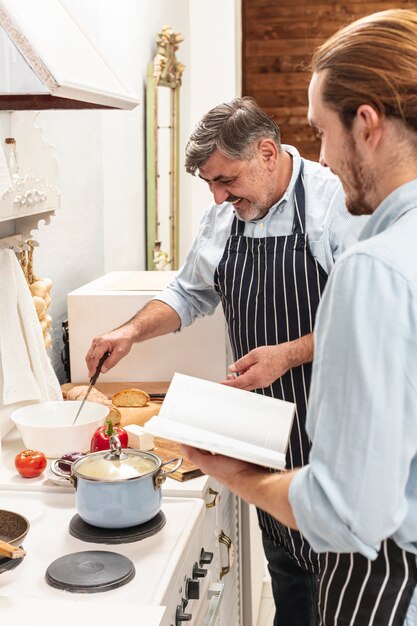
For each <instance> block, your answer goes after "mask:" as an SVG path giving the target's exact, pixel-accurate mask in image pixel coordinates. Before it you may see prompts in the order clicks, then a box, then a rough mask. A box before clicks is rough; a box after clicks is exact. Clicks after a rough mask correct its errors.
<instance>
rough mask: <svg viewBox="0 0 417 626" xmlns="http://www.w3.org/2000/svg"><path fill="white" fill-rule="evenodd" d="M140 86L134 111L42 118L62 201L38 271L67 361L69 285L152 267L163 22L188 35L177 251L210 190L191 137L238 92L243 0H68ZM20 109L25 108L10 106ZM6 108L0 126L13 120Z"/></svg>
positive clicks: (44, 231)
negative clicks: (155, 69) (191, 171)
mask: <svg viewBox="0 0 417 626" xmlns="http://www.w3.org/2000/svg"><path fill="white" fill-rule="evenodd" d="M62 1H63V2H64V4H66V6H67V7H68V8H69V9H70V10H71V11H73V12H74V13H75V14H76V15H77V16H78V18H79V20H80V21H82V24H83V28H84V30H85V32H86V33H87V34H88V35H89V36H90V38H91V39H93V40H94V41H95V42H97V47H98V48H99V49H100V50H101V51H102V52H103V54H104V56H105V57H107V58H108V59H109V61H111V65H112V66H113V67H114V68H115V70H116V71H117V73H118V74H119V76H120V78H121V79H122V81H125V82H126V83H128V84H129V85H131V86H132V88H133V89H134V90H135V91H136V92H137V93H138V95H139V97H140V100H141V104H140V105H139V107H137V108H136V109H135V110H134V111H91V110H85V111H42V112H40V113H39V114H38V116H37V124H39V125H41V127H42V128H43V130H44V136H45V138H46V139H47V140H48V141H49V142H50V143H52V144H53V145H54V146H55V148H56V157H57V161H58V168H59V174H58V181H57V186H58V189H59V190H60V192H61V208H60V210H59V211H58V212H57V215H56V217H55V218H53V220H52V222H51V224H50V225H48V226H46V227H41V229H40V230H39V232H37V233H35V235H36V239H37V240H38V241H39V242H40V244H41V245H40V247H39V248H38V249H37V250H36V257H35V270H36V273H37V274H38V275H39V276H48V277H49V278H51V279H52V281H53V294H52V306H51V315H52V318H53V322H54V325H53V332H52V338H53V352H52V355H51V356H52V362H53V365H54V367H55V369H56V371H57V372H58V374H59V375H60V377H61V379H62V377H63V368H62V365H61V362H60V350H61V347H62V330H61V325H62V321H63V320H64V319H65V318H66V294H67V293H68V292H69V291H72V290H73V289H75V288H77V287H79V286H81V285H82V284H84V283H86V282H89V281H90V280H93V279H94V278H97V277H98V276H100V275H102V274H104V273H105V272H109V271H113V270H138V269H144V268H145V192H146V189H145V182H146V170H145V118H144V114H145V91H144V89H145V81H146V65H147V63H148V62H149V61H150V60H151V59H152V58H153V56H154V53H155V38H156V33H157V32H158V31H159V30H160V29H161V27H162V26H164V25H167V24H168V25H170V26H171V27H172V28H173V29H174V31H176V32H181V33H182V34H183V35H184V42H183V43H182V44H181V46H180V49H179V52H178V54H177V56H178V58H179V59H180V60H181V61H182V62H183V63H184V64H185V66H186V69H185V72H184V76H183V85H182V89H181V119H180V149H181V164H180V168H181V176H180V205H181V212H180V222H181V223H180V259H181V260H182V259H183V258H184V256H185V253H186V251H187V250H188V248H189V247H190V245H191V242H192V239H193V237H194V235H195V233H196V230H197V227H198V222H199V218H200V215H201V212H202V210H203V208H204V207H205V206H206V205H207V204H208V202H209V200H210V196H209V194H208V190H207V189H206V188H205V186H204V184H203V183H201V181H197V180H195V179H192V177H190V176H189V175H185V173H184V172H183V153H184V148H185V144H186V141H187V139H188V136H189V134H190V132H191V130H192V128H193V126H194V125H195V124H196V123H197V122H198V120H199V118H200V117H201V116H202V115H203V114H204V113H205V112H206V111H207V110H208V109H209V108H211V107H212V106H214V105H216V104H218V103H219V102H220V101H224V100H229V99H231V98H233V97H234V96H235V95H237V94H238V92H239V86H238V85H240V81H239V68H240V56H239V53H237V52H236V48H239V36H240V14H239V6H240V1H239V0H211V1H210V2H208V3H207V2H204V3H203V1H202V0H175V1H173V0H140V1H139V2H138V1H137V0H117V1H116V0H88V2H86V1H85V0H62ZM12 115H13V116H18V115H25V114H21V113H13V114H12ZM5 116H7V113H2V114H0V129H3V128H7V119H5Z"/></svg>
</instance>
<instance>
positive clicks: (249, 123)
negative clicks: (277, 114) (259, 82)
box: [185, 97, 281, 175]
mask: <svg viewBox="0 0 417 626" xmlns="http://www.w3.org/2000/svg"><path fill="white" fill-rule="evenodd" d="M264 138H269V139H272V140H273V141H274V142H275V144H276V145H277V147H278V150H279V151H280V150H281V134H280V130H279V127H278V126H277V124H276V123H275V122H274V120H273V119H272V118H270V117H269V116H268V115H267V114H266V113H265V112H264V111H262V109H261V108H260V107H259V106H258V104H257V103H256V102H255V100H254V99H253V98H249V97H245V98H235V99H234V100H232V101H231V102H224V103H222V104H219V105H218V106H216V107H214V109H211V110H210V111H209V112H208V113H206V114H205V115H204V117H203V118H202V120H201V121H200V122H199V124H198V125H197V127H196V128H195V130H194V131H193V133H192V135H191V137H190V139H189V141H188V143H187V147H186V149H185V169H186V171H187V172H188V173H189V174H193V175H195V173H196V171H197V170H198V169H199V168H200V167H201V166H202V165H204V163H205V162H206V161H207V159H208V158H209V157H210V156H211V155H212V154H213V152H215V150H218V151H219V152H221V153H222V154H223V155H224V156H226V157H228V158H229V159H237V160H249V159H251V158H252V157H253V155H254V151H255V147H256V145H257V142H258V141H260V140H261V139H264Z"/></svg>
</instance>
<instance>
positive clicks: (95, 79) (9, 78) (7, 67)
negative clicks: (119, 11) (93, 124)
mask: <svg viewBox="0 0 417 626" xmlns="http://www.w3.org/2000/svg"><path fill="white" fill-rule="evenodd" d="M137 104H138V99H137V96H136V95H135V94H134V93H133V92H132V91H131V90H129V89H127V88H126V87H125V86H124V85H123V84H122V83H121V82H120V80H119V79H118V78H117V76H116V74H115V73H114V71H113V70H112V69H111V68H110V66H109V64H108V63H107V61H105V60H104V58H103V57H102V56H101V54H100V53H99V51H98V50H97V48H96V47H95V45H94V44H93V43H92V42H91V40H90V39H89V38H88V37H87V36H86V34H85V33H84V32H83V30H82V28H81V27H80V25H79V24H78V23H77V21H76V19H75V18H74V17H73V15H71V13H70V12H69V11H68V9H67V8H66V6H65V4H64V3H63V2H61V1H60V0H0V110H23V109H33V110H39V109H84V108H89V109H91V108H116V109H133V108H134V107H135V106H136V105H137Z"/></svg>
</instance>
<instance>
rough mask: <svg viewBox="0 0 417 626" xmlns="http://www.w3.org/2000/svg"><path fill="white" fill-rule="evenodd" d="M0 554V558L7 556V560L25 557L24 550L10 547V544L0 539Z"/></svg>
mask: <svg viewBox="0 0 417 626" xmlns="http://www.w3.org/2000/svg"><path fill="white" fill-rule="evenodd" d="M0 554H1V555H2V556H7V557H8V558H9V559H21V558H22V556H25V554H26V550H23V548H17V547H16V546H12V544H11V543H7V541H2V540H1V539H0Z"/></svg>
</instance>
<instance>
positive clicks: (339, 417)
mask: <svg viewBox="0 0 417 626" xmlns="http://www.w3.org/2000/svg"><path fill="white" fill-rule="evenodd" d="M307 432H308V434H309V436H310V437H311V439H312V442H313V446H312V450H311V453H310V461H309V465H307V466H305V467H304V468H302V469H301V470H300V471H299V472H298V473H297V474H296V476H295V477H294V480H293V481H292V484H291V488H290V502H291V505H292V508H293V512H294V516H295V519H296V521H297V524H298V526H299V528H300V530H301V532H302V533H303V534H304V535H305V537H306V538H307V539H308V540H309V542H310V543H311V545H312V547H313V548H314V550H316V551H318V552H324V551H332V552H360V553H362V554H363V555H364V556H365V557H368V558H371V559H373V558H376V555H377V551H378V549H379V547H380V545H381V541H382V540H383V539H385V538H387V537H391V538H392V539H393V540H394V541H395V542H396V543H397V544H398V545H399V546H400V547H401V548H404V549H405V550H408V551H411V552H414V553H417V180H415V181H412V182H410V183H407V184H405V185H403V186H402V187H400V188H399V189H397V190H395V191H394V192H392V193H391V194H390V195H389V196H388V197H387V198H385V200H384V201H383V202H382V203H381V205H380V206H379V207H378V208H377V210H376V211H375V213H374V214H373V215H372V216H371V218H370V219H369V221H368V222H367V224H366V225H365V227H364V229H363V231H362V233H361V236H360V241H359V242H358V243H357V244H355V245H354V246H352V247H351V248H350V249H349V250H348V251H346V252H345V253H344V254H343V255H342V256H341V257H340V258H339V260H338V262H337V263H336V265H335V268H334V270H333V272H332V274H331V276H330V279H329V281H328V283H327V286H326V289H325V292H324V296H323V298H322V301H321V303H320V306H319V311H318V315H317V318H316V326H315V355H314V364H313V376H312V384H311V389H310V397H309V408H308V414H307Z"/></svg>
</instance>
